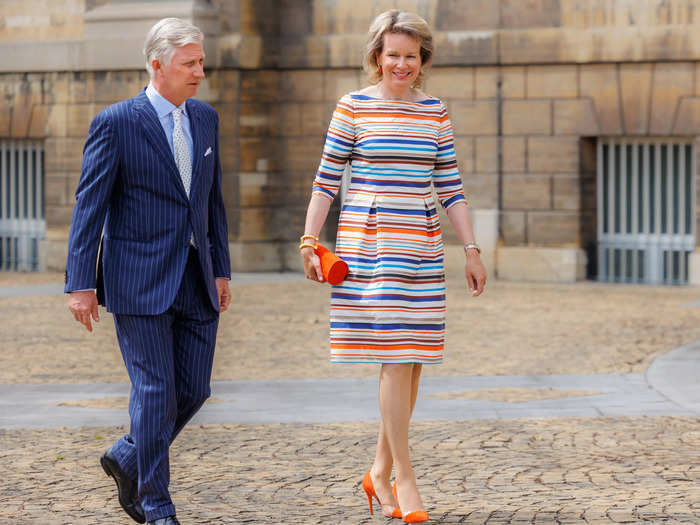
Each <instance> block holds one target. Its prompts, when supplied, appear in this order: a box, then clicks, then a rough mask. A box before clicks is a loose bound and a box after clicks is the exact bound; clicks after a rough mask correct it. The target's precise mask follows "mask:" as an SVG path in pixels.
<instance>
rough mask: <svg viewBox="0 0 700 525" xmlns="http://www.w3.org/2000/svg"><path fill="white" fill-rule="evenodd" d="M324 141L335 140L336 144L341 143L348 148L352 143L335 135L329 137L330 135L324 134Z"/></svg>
mask: <svg viewBox="0 0 700 525" xmlns="http://www.w3.org/2000/svg"><path fill="white" fill-rule="evenodd" d="M326 142H335V143H336V144H341V145H342V146H347V147H348V148H352V145H353V144H352V142H345V141H342V140H340V139H337V138H335V137H331V136H330V135H326Z"/></svg>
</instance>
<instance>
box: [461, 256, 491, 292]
mask: <svg viewBox="0 0 700 525" xmlns="http://www.w3.org/2000/svg"><path fill="white" fill-rule="evenodd" d="M464 274H465V275H466V277H467V286H468V287H469V291H470V292H471V293H472V295H473V296H474V297H478V296H480V295H481V294H482V293H483V291H484V286H485V285H486V268H485V267H484V263H482V262H481V257H480V256H479V252H477V251H476V250H467V264H466V266H465V268H464Z"/></svg>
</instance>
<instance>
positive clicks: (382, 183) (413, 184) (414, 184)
mask: <svg viewBox="0 0 700 525" xmlns="http://www.w3.org/2000/svg"><path fill="white" fill-rule="evenodd" d="M350 182H351V183H353V182H355V183H357V184H371V185H372V186H405V187H409V188H427V187H428V186H430V183H429V182H389V181H374V180H369V179H358V178H355V177H353V178H352V179H351V181H350Z"/></svg>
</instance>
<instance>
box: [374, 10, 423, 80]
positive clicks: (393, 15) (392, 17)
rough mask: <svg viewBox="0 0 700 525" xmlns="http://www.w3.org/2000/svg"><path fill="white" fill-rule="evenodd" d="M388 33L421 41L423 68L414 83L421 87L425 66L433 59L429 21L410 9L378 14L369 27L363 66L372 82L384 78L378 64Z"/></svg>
mask: <svg viewBox="0 0 700 525" xmlns="http://www.w3.org/2000/svg"><path fill="white" fill-rule="evenodd" d="M387 33H399V34H404V35H408V36H411V37H413V38H415V39H416V40H418V42H419V43H420V59H421V68H420V72H419V73H418V78H416V82H415V84H414V86H415V87H420V86H421V85H422V83H423V80H425V71H424V68H425V67H427V66H429V65H430V63H431V61H432V60H433V34H432V33H431V31H430V28H429V27H428V23H427V22H426V21H425V20H423V19H422V18H421V17H420V16H418V15H417V14H415V13H411V12H409V11H401V10H399V9H392V10H390V11H385V12H384V13H382V14H380V15H379V16H377V18H375V19H374V22H372V25H371V26H370V27H369V33H368V34H367V46H366V48H365V57H364V59H363V60H362V67H363V68H364V70H365V72H366V73H367V76H368V77H369V82H370V84H376V83H377V82H379V81H380V80H381V79H382V74H381V73H380V72H379V65H378V64H377V54H379V53H381V52H382V50H383V48H384V35H386V34H387Z"/></svg>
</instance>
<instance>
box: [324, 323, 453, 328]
mask: <svg viewBox="0 0 700 525" xmlns="http://www.w3.org/2000/svg"><path fill="white" fill-rule="evenodd" d="M331 328H361V329H367V328H370V329H372V330H402V329H407V330H444V329H445V323H441V324H409V323H391V324H382V323H331Z"/></svg>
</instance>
